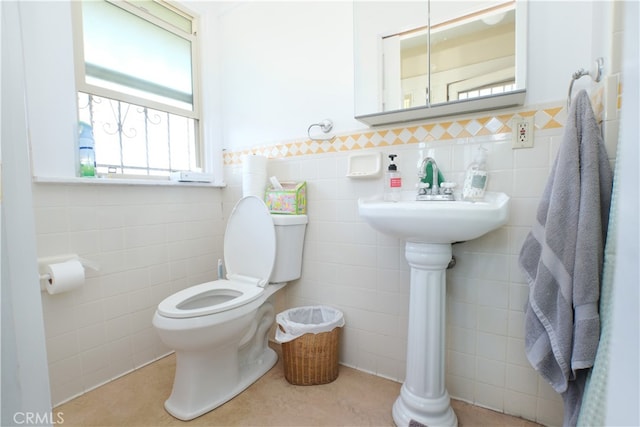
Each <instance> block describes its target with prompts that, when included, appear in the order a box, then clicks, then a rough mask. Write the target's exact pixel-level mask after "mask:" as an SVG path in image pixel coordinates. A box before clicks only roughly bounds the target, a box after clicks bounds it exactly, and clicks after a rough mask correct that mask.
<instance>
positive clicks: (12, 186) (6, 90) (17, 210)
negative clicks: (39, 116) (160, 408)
mask: <svg viewBox="0 0 640 427" xmlns="http://www.w3.org/2000/svg"><path fill="white" fill-rule="evenodd" d="M1 10H2V13H1V15H2V33H1V34H2V36H1V37H2V65H3V67H2V160H3V163H2V181H3V183H4V184H3V185H2V190H1V191H2V195H0V198H1V199H2V201H3V205H2V232H1V234H2V249H1V251H2V279H1V280H2V308H1V310H2V417H1V421H0V423H1V424H2V425H15V424H17V423H19V422H23V421H24V418H21V415H20V413H27V412H30V413H32V414H33V416H35V415H37V416H38V417H39V418H38V419H40V420H42V424H43V425H48V424H51V420H52V419H53V418H52V417H51V415H50V414H51V397H50V393H49V378H48V370H47V360H46V350H45V346H44V328H43V316H42V305H41V302H40V299H39V281H38V274H37V270H36V237H35V230H34V218H33V210H32V198H31V181H30V178H31V176H30V173H29V150H28V145H27V141H28V132H27V121H28V117H27V115H26V114H25V113H26V105H25V79H24V77H23V73H24V64H23V62H22V52H21V40H22V34H21V31H20V28H19V26H18V25H17V22H18V18H19V13H20V11H19V8H18V7H17V3H14V2H12V3H3V4H2V5H1ZM14 417H16V418H14Z"/></svg>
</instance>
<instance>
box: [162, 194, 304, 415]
mask: <svg viewBox="0 0 640 427" xmlns="http://www.w3.org/2000/svg"><path fill="white" fill-rule="evenodd" d="M306 223H307V217H306V215H279V216H277V217H276V216H273V217H272V215H271V214H270V213H269V211H268V210H267V207H266V206H265V204H264V202H263V201H262V200H260V199H259V198H257V197H254V196H249V197H245V198H243V199H241V200H240V201H239V202H238V203H237V204H236V206H235V208H234V210H233V212H232V213H231V215H230V217H229V221H228V223H227V228H226V231H225V236H224V252H225V257H224V259H225V267H226V271H227V276H226V279H219V280H215V281H211V282H207V283H202V284H199V285H196V286H192V287H190V288H186V289H183V290H181V291H179V292H176V293H175V294H173V295H171V296H169V297H167V298H165V299H164V300H163V301H162V302H161V303H160V304H159V305H158V307H157V309H156V312H155V314H154V316H153V325H154V327H155V328H156V330H157V332H158V334H159V336H160V339H161V340H162V341H163V342H164V343H165V344H166V345H167V346H168V347H170V348H172V349H174V350H175V353H176V372H175V378H174V382H173V389H172V391H171V395H170V396H169V398H168V399H167V400H166V402H165V405H164V406H165V409H166V410H167V411H168V412H169V413H170V414H171V415H173V416H174V417H176V418H178V419H181V420H185V421H186V420H191V419H193V418H196V417H198V416H200V415H202V414H204V413H206V412H209V411H211V410H212V409H215V408H216V407H218V406H220V405H222V404H223V403H225V402H226V401H228V400H229V399H231V398H233V397H234V396H236V395H237V394H238V393H240V392H242V391H243V390H244V389H246V388H247V387H248V386H249V385H251V384H252V383H253V382H255V381H256V380H257V379H258V378H260V377H261V376H262V375H264V374H265V373H266V372H267V371H268V370H269V369H271V368H272V367H273V365H275V363H276V362H277V360H278V356H277V355H276V353H275V352H274V351H273V350H272V349H271V348H269V347H268V339H267V334H268V332H269V329H270V327H271V325H272V324H273V322H274V318H275V312H274V308H273V305H272V304H271V302H269V300H268V299H269V297H270V296H271V295H273V294H274V293H275V292H276V291H278V290H279V289H281V288H282V287H284V286H285V284H286V282H287V281H289V280H294V279H297V278H298V277H300V271H301V263H302V246H303V241H304V230H305V227H306Z"/></svg>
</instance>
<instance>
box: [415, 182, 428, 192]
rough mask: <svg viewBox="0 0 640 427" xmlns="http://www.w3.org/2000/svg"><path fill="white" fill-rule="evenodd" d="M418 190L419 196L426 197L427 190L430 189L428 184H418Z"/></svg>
mask: <svg viewBox="0 0 640 427" xmlns="http://www.w3.org/2000/svg"><path fill="white" fill-rule="evenodd" d="M416 188H417V189H418V194H420V195H425V194H427V189H428V188H429V183H428V182H418V183H417V184H416Z"/></svg>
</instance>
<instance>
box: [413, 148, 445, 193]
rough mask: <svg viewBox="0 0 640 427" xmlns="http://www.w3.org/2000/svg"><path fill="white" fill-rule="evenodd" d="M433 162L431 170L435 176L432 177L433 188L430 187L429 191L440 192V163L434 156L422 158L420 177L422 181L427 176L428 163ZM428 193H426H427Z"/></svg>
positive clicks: (419, 169) (419, 170)
mask: <svg viewBox="0 0 640 427" xmlns="http://www.w3.org/2000/svg"><path fill="white" fill-rule="evenodd" d="M429 163H431V171H432V172H433V176H432V179H431V182H432V184H431V188H430V189H429V190H430V191H429V193H431V194H432V195H433V194H439V193H440V188H439V187H438V164H437V163H436V161H435V159H434V158H433V157H425V158H424V159H422V163H420V167H419V168H418V179H420V181H422V180H423V179H424V178H425V177H426V176H427V165H428V164H429ZM425 194H426V193H425Z"/></svg>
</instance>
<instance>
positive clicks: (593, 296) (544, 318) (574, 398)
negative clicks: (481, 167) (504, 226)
mask: <svg viewBox="0 0 640 427" xmlns="http://www.w3.org/2000/svg"><path fill="white" fill-rule="evenodd" d="M611 186H612V173H611V167H610V165H609V161H608V159H607V153H606V150H605V148H604V143H603V141H602V137H601V135H600V127H599V125H598V122H597V121H596V119H595V116H594V114H593V109H592V107H591V102H590V100H589V96H588V95H587V93H586V91H584V90H582V91H580V93H579V94H578V95H577V97H576V98H575V100H574V102H573V104H572V105H571V108H570V111H569V116H568V117H567V124H566V127H565V132H564V135H563V140H562V144H561V146H560V150H559V152H558V155H557V157H556V160H555V163H554V165H553V168H552V170H551V174H550V177H549V180H548V182H547V185H546V187H545V190H544V193H543V195H542V199H541V201H540V205H539V206H538V211H537V215H536V222H535V223H534V225H533V228H532V230H531V232H530V233H529V234H528V235H527V237H526V238H525V241H524V244H523V246H522V249H521V251H520V257H519V260H518V261H519V264H520V267H521V269H522V271H523V272H524V275H525V277H526V280H527V282H528V284H529V301H528V303H527V306H526V308H525V352H526V355H527V358H528V360H529V362H530V363H531V365H532V366H533V367H534V368H535V369H536V370H537V371H538V373H539V374H540V375H541V376H542V377H543V378H544V379H545V380H547V381H548V382H549V383H550V384H551V386H552V387H553V388H554V389H555V390H556V391H557V392H558V393H560V394H561V395H562V397H563V401H564V422H563V424H564V425H565V426H567V425H576V422H577V416H578V413H579V410H580V403H581V396H582V392H583V390H584V382H585V380H586V374H587V371H586V370H587V369H589V368H590V367H591V366H593V362H594V359H595V355H596V349H597V347H598V339H599V334H600V321H599V316H598V298H599V293H600V281H601V276H602V264H603V247H604V241H605V238H606V232H607V223H608V218H609V205H610V203H611Z"/></svg>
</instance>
